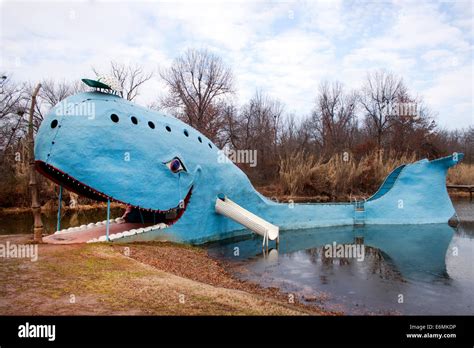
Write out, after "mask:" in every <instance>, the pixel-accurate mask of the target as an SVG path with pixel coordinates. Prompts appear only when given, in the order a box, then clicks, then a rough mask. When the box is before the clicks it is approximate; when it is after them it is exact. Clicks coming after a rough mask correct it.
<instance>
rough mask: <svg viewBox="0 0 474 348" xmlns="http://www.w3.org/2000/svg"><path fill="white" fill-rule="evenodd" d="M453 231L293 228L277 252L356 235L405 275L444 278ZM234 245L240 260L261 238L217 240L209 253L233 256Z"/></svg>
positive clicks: (350, 240) (384, 227)
mask: <svg viewBox="0 0 474 348" xmlns="http://www.w3.org/2000/svg"><path fill="white" fill-rule="evenodd" d="M453 234H454V229H453V228H451V227H449V226H448V225H446V224H429V225H378V226H371V225H366V226H364V227H359V228H353V227H349V226H348V227H337V228H318V229H307V230H294V231H288V232H287V233H282V234H281V236H280V247H279V249H278V252H279V254H280V255H281V254H290V253H294V252H296V251H299V250H308V249H314V248H318V247H322V246H324V245H326V244H332V243H333V242H336V243H338V244H351V243H354V242H355V240H356V238H357V239H358V240H363V243H364V245H365V246H366V247H371V248H377V249H379V250H380V254H381V255H383V257H384V261H386V262H389V263H391V264H393V266H394V267H395V268H396V270H397V271H398V272H400V274H401V275H402V276H403V277H404V278H412V279H417V280H427V281H428V280H431V279H434V278H439V277H447V272H446V263H445V257H446V251H447V249H448V246H449V243H450V241H451V239H452V237H453ZM236 247H238V248H239V249H238V251H239V252H238V253H239V255H238V258H239V259H249V258H253V257H255V256H258V255H260V254H256V253H255V250H259V247H261V241H260V240H259V239H256V238H252V239H246V240H241V241H235V240H234V241H233V242H229V241H228V242H227V243H225V244H223V243H219V242H218V243H215V244H213V245H211V246H210V250H211V254H212V253H218V254H219V256H220V257H224V258H229V259H232V258H235V250H236V249H235V248H236ZM353 261H354V262H356V260H353Z"/></svg>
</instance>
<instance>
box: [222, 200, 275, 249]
mask: <svg viewBox="0 0 474 348" xmlns="http://www.w3.org/2000/svg"><path fill="white" fill-rule="evenodd" d="M216 212H217V213H219V214H222V215H224V216H227V217H228V218H230V219H232V220H234V221H235V222H238V223H239V224H241V225H243V226H245V227H247V228H248V229H249V230H252V231H253V232H255V233H257V234H259V235H261V236H262V237H263V240H264V243H265V239H267V244H268V239H270V240H275V239H277V238H278V235H279V231H280V228H279V227H278V226H275V225H273V224H271V223H269V222H268V221H265V220H263V219H262V218H260V217H258V216H257V215H255V214H253V213H251V212H249V211H248V210H246V209H244V208H242V207H241V206H240V205H238V204H237V203H235V202H233V201H231V200H230V199H229V198H227V197H225V198H224V199H221V198H217V200H216Z"/></svg>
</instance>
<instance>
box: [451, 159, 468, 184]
mask: <svg viewBox="0 0 474 348" xmlns="http://www.w3.org/2000/svg"><path fill="white" fill-rule="evenodd" d="M447 182H448V183H449V184H451V185H474V164H466V163H459V164H458V165H457V166H454V167H452V168H450V169H449V172H448V178H447Z"/></svg>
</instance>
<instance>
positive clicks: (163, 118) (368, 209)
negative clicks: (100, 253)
mask: <svg viewBox="0 0 474 348" xmlns="http://www.w3.org/2000/svg"><path fill="white" fill-rule="evenodd" d="M462 157H463V155H462V154H456V153H455V154H453V155H452V156H448V157H444V158H440V159H437V160H432V161H429V160H427V159H424V160H421V161H418V162H415V163H411V164H406V165H403V166H400V167H398V168H396V169H395V170H394V171H393V172H392V173H391V174H390V175H389V176H388V177H387V178H386V180H385V182H384V183H383V184H382V185H381V187H380V189H379V190H378V191H377V192H376V193H375V194H374V195H373V196H372V197H370V198H369V199H367V200H365V201H360V202H348V203H321V204H318V203H316V204H288V203H276V202H273V201H272V200H270V199H267V198H265V197H264V196H262V195H261V194H259V193H258V192H257V191H256V190H255V189H254V188H253V186H252V184H251V182H250V181H249V179H248V178H247V176H246V175H245V174H244V173H243V172H242V171H241V170H240V169H239V168H238V167H237V166H236V165H235V164H234V163H232V162H230V161H223V160H222V153H221V152H220V151H219V149H218V148H217V146H216V145H215V144H213V142H212V141H211V140H209V139H208V138H206V137H205V136H204V135H203V134H201V133H200V132H199V131H197V130H195V129H193V128H192V127H190V126H189V125H187V124H185V123H183V122H181V121H179V120H178V119H176V118H174V117H170V116H167V115H165V114H163V113H161V112H157V111H153V110H149V109H147V108H144V107H141V106H139V105H137V104H134V103H132V102H129V101H127V100H125V99H123V98H120V97H118V96H116V95H113V94H108V93H101V92H98V91H93V92H85V93H79V94H76V95H73V96H70V97H68V98H66V99H65V100H63V101H62V102H60V103H59V104H58V105H56V106H55V107H53V108H52V109H51V111H50V112H49V114H48V115H47V116H46V118H45V119H44V121H43V122H42V124H41V127H40V129H39V131H38V134H37V137H36V142H35V161H36V168H37V170H38V171H39V172H41V173H42V174H44V175H45V176H47V177H48V178H50V179H51V180H53V181H55V182H56V183H58V184H60V185H62V186H63V187H65V188H67V189H68V190H71V191H73V192H76V193H79V194H81V195H83V196H86V197H89V198H92V199H94V200H97V201H107V200H111V201H116V202H121V203H125V204H127V205H128V206H129V207H130V209H131V212H130V214H129V218H130V221H132V220H133V219H132V217H133V215H135V222H136V218H137V216H138V218H139V220H140V219H141V220H142V222H146V223H148V224H149V225H147V226H148V227H146V228H144V229H141V230H139V231H128V232H127V233H122V234H120V235H118V236H119V237H120V238H117V239H116V240H124V241H134V240H156V239H166V240H172V241H177V242H187V243H203V242H208V241H212V240H220V239H224V238H228V237H232V236H235V235H242V234H246V233H249V230H247V229H245V228H244V227H243V226H242V225H240V224H238V223H236V222H235V221H233V220H231V219H229V218H227V217H225V216H223V215H220V214H217V213H216V208H215V205H216V200H217V199H219V197H224V196H225V197H228V198H230V199H231V200H232V201H234V202H236V203H237V204H238V205H240V206H242V207H243V208H245V209H247V210H248V211H250V212H252V213H254V214H255V215H257V216H259V217H261V218H263V219H265V220H266V221H268V222H270V223H272V224H274V225H276V226H279V228H280V229H281V230H284V229H303V228H314V227H324V226H343V225H354V224H365V225H372V224H428V223H447V222H448V220H449V219H450V218H451V217H452V216H453V215H454V214H455V211H454V208H453V205H452V203H451V200H450V198H449V196H448V193H447V190H446V173H447V170H448V168H450V167H451V166H453V165H455V164H456V163H458V162H459V161H460V160H461V159H462ZM151 223H153V224H151ZM150 224H151V225H150ZM155 226H161V227H167V228H161V227H160V228H158V227H156V228H155ZM68 232H71V233H73V234H74V233H79V232H80V231H75V230H74V229H73V231H68ZM134 232H135V233H134ZM99 240H104V239H103V238H102V239H100V238H99Z"/></svg>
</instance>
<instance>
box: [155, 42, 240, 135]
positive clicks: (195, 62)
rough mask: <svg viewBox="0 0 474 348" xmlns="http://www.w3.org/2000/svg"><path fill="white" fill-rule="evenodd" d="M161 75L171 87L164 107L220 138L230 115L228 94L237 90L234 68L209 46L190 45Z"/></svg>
mask: <svg viewBox="0 0 474 348" xmlns="http://www.w3.org/2000/svg"><path fill="white" fill-rule="evenodd" d="M160 76H161V78H162V79H163V81H164V82H165V83H166V85H167V87H168V89H169V94H168V95H167V96H166V97H164V98H163V99H162V100H161V105H162V107H163V108H165V109H168V110H170V111H171V112H172V113H173V114H174V115H175V116H176V117H178V118H179V119H181V120H183V121H184V122H186V123H188V124H189V125H190V126H192V127H194V128H196V129H198V130H199V131H201V132H202V133H204V134H205V135H206V136H208V137H209V138H211V139H213V140H217V138H218V137H219V136H220V134H219V133H220V132H221V131H222V130H223V128H224V121H225V118H226V116H225V112H224V109H225V107H226V106H227V103H226V100H225V97H226V96H228V95H230V94H232V93H233V75H232V71H231V69H230V68H228V67H226V66H225V65H224V63H223V61H222V59H221V58H220V57H218V56H216V55H214V54H212V53H210V52H209V51H207V50H195V49H188V50H187V51H186V52H185V53H184V54H183V55H182V56H181V57H178V58H176V59H175V60H174V62H173V64H172V66H171V67H170V68H168V69H165V70H163V71H161V73H160Z"/></svg>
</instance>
